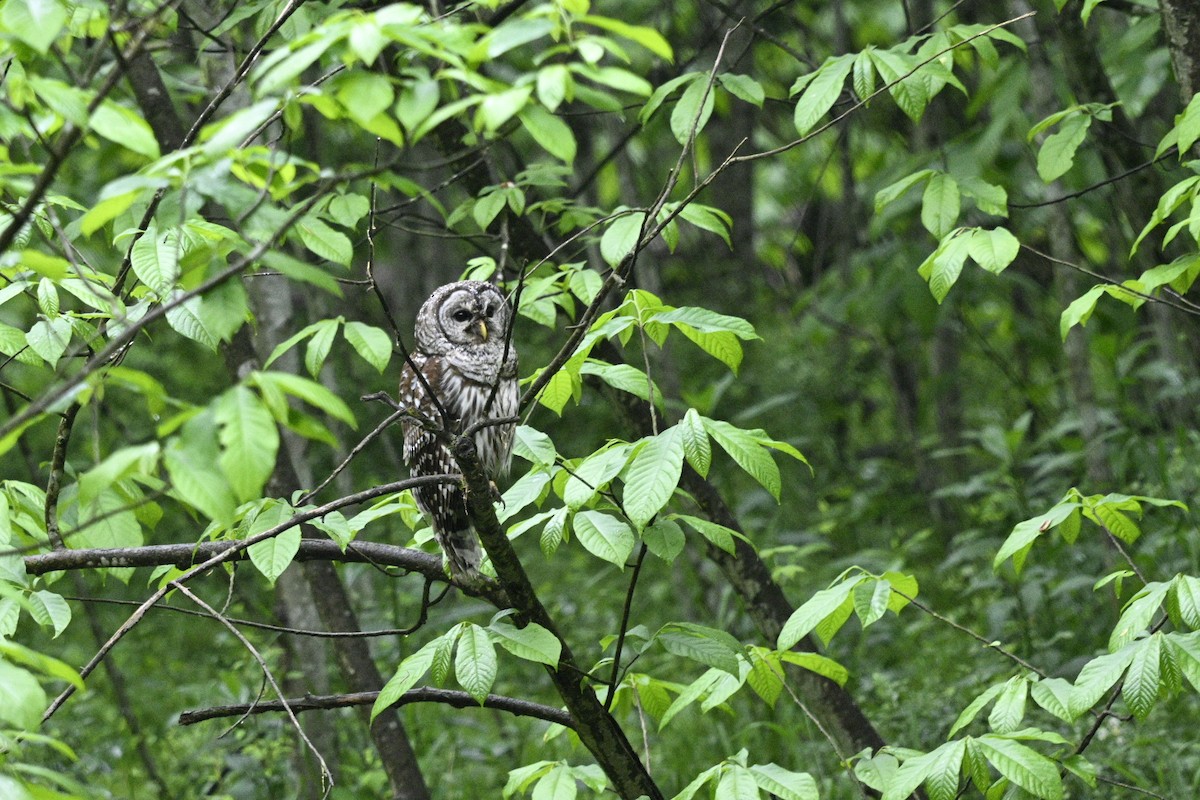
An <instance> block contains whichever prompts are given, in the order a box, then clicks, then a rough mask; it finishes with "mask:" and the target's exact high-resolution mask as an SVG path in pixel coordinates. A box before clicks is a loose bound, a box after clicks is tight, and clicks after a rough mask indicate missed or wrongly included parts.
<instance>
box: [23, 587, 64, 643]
mask: <svg viewBox="0 0 1200 800" xmlns="http://www.w3.org/2000/svg"><path fill="white" fill-rule="evenodd" d="M27 599H28V600H29V615H30V616H31V617H33V621H34V622H36V623H37V624H38V625H41V626H42V627H43V628H49V629H50V630H52V631H54V638H55V639H57V638H58V636H59V634H61V633H62V632H63V631H65V630H66V629H67V625H69V624H70V622H71V607H70V606H69V605H67V601H66V600H64V599H63V598H62V595H58V594H55V593H54V592H48V591H46V590H44V589H43V590H41V591H37V592H31V593H30V594H29V597H28V598H27Z"/></svg>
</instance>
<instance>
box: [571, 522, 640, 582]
mask: <svg viewBox="0 0 1200 800" xmlns="http://www.w3.org/2000/svg"><path fill="white" fill-rule="evenodd" d="M572 529H573V530H574V531H575V536H576V538H577V539H579V543H580V544H582V545H583V546H584V548H585V549H587V551H588V552H589V553H591V554H592V555H594V556H597V557H599V558H602V559H604V560H605V561H607V562H609V563H610V564H616V565H617V566H618V567H620V568H621V569H624V568H625V562H626V561H627V560H628V559H629V554H630V553H632V552H633V545H634V542H635V540H634V538H633V531H632V530H631V529H630V528H629V526H628V525H626V524H625V523H624V522H622V521H621V520H619V519H617V518H616V517H613V516H611V515H609V514H605V513H602V512H600V511H580V512H579V513H578V514H576V515H575V519H574V521H573V522H572Z"/></svg>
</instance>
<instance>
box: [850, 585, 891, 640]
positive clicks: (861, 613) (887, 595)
mask: <svg viewBox="0 0 1200 800" xmlns="http://www.w3.org/2000/svg"><path fill="white" fill-rule="evenodd" d="M891 598H892V586H891V584H889V583H888V582H887V581H878V580H865V581H862V582H861V583H859V584H858V585H857V586H855V587H854V613H855V614H857V615H858V619H859V622H861V623H862V626H863V627H864V628H865V627H867V626H868V625H870V624H872V623H874V622H878V621H879V620H880V619H881V618H882V617H883V615H884V614H885V613H886V612H887V610H888V603H889V602H890V601H891Z"/></svg>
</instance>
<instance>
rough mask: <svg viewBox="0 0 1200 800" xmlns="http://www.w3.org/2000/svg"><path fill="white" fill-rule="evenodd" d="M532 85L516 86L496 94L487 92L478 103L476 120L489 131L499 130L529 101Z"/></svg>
mask: <svg viewBox="0 0 1200 800" xmlns="http://www.w3.org/2000/svg"><path fill="white" fill-rule="evenodd" d="M532 94H533V87H532V86H517V87H514V88H512V89H506V90H505V91H503V92H499V93H498V94H489V95H487V96H486V97H484V98H483V102H481V103H480V104H479V112H478V114H479V116H478V120H479V122H480V124H481V125H482V127H483V129H484V130H485V131H488V132H489V133H492V132H495V131H497V130H499V128H500V126H501V125H503V124H504V123H506V122H508V121H509V120H510V119H512V118H513V117H514V116H516V114H517V112H518V111H520V110H521V109H523V108H525V106H526V104H528V103H529V97H530V95H532Z"/></svg>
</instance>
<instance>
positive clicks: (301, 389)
mask: <svg viewBox="0 0 1200 800" xmlns="http://www.w3.org/2000/svg"><path fill="white" fill-rule="evenodd" d="M247 383H254V384H256V385H258V386H260V387H262V388H263V389H264V391H272V390H274V391H280V392H284V393H285V394H290V395H292V396H293V397H298V398H300V399H301V400H303V401H304V402H306V403H309V404H311V405H313V406H315V407H317V408H319V409H321V410H322V411H324V412H325V413H326V414H329V415H330V416H331V417H334V418H335V419H339V420H341V421H342V422H345V423H346V424H347V425H349V426H350V427H351V428H356V427H358V423H357V422H355V420H354V414H353V412H351V411H350V407H349V406H347V405H346V403H345V402H344V401H343V400H342V399H341V398H340V397H338V396H337V395H335V394H334V393H333V392H331V391H329V390H328V389H326V388H325V387H324V386H322V385H321V384H319V383H317V382H316V381H311V380H309V379H308V378H303V377H301V376H299V375H291V374H289V373H286V372H252V373H251V374H250V376H249V377H248V378H247Z"/></svg>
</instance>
